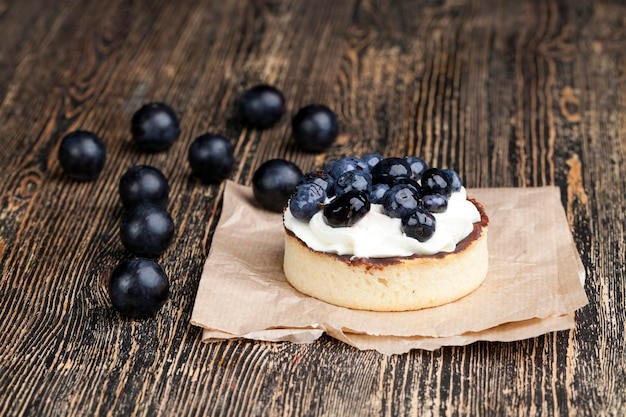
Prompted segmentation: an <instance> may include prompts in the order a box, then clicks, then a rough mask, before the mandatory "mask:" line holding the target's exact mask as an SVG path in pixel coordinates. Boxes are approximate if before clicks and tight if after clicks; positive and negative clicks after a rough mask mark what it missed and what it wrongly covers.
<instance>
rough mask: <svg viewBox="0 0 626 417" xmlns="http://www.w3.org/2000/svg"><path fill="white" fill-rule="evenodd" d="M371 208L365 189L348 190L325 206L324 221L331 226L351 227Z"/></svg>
mask: <svg viewBox="0 0 626 417" xmlns="http://www.w3.org/2000/svg"><path fill="white" fill-rule="evenodd" d="M369 210H370V201H369V199H368V195H367V192H365V191H356V190H353V191H348V192H347V193H345V194H342V195H340V196H338V197H336V198H335V199H334V200H333V201H331V202H330V203H328V204H326V206H324V221H325V222H326V224H328V225H329V226H331V227H350V226H352V225H353V224H355V223H356V222H358V221H359V220H361V219H362V218H363V216H365V215H366V214H367V213H368V212H369Z"/></svg>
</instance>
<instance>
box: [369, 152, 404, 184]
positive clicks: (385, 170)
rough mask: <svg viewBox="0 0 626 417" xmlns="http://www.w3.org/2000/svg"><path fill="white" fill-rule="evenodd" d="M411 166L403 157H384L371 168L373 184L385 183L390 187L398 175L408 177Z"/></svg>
mask: <svg viewBox="0 0 626 417" xmlns="http://www.w3.org/2000/svg"><path fill="white" fill-rule="evenodd" d="M410 175H411V167H410V166H409V163H408V162H407V161H406V160H405V159H404V158H385V159H383V160H382V161H380V162H379V163H378V164H376V165H375V166H374V168H372V181H373V182H374V184H378V183H385V184H387V185H389V186H390V187H391V186H392V185H393V182H394V180H395V179H396V178H398V177H407V178H408V177H410Z"/></svg>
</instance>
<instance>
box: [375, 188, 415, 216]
mask: <svg viewBox="0 0 626 417" xmlns="http://www.w3.org/2000/svg"><path fill="white" fill-rule="evenodd" d="M418 207H419V195H418V193H417V191H416V190H415V189H414V188H413V187H412V186H410V185H406V184H399V185H394V186H393V187H391V188H390V189H389V191H387V192H386V193H385V195H384V197H383V210H384V212H385V214H386V215H387V216H389V217H395V218H402V217H404V216H406V215H408V214H410V213H412V212H413V211H415V210H416V209H417V208H418Z"/></svg>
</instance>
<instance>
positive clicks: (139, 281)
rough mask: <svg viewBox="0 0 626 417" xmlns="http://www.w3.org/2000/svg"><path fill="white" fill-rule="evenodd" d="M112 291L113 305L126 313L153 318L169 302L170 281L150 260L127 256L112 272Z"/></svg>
mask: <svg viewBox="0 0 626 417" xmlns="http://www.w3.org/2000/svg"><path fill="white" fill-rule="evenodd" d="M108 290H109V298H110V299H111V304H113V307H114V308H115V309H116V310H117V311H119V312H120V313H122V314H123V315H125V316H128V317H132V318H141V317H150V316H152V315H154V314H155V313H156V312H157V311H159V309H160V308H161V307H162V306H163V304H165V302H166V301H167V298H168V296H169V281H168V278H167V275H166V274H165V272H164V271H163V269H162V268H161V267H160V266H159V265H158V264H157V263H155V262H153V261H151V260H150V259H143V258H136V259H127V260H125V261H123V262H122V263H120V264H119V265H118V266H117V267H116V268H115V269H114V270H113V272H112V273H111V278H110V279H109V285H108Z"/></svg>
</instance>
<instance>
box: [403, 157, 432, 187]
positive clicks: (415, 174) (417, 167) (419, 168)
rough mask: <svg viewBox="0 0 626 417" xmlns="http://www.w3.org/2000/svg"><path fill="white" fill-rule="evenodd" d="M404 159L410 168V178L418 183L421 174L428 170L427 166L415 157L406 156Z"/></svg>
mask: <svg viewBox="0 0 626 417" xmlns="http://www.w3.org/2000/svg"><path fill="white" fill-rule="evenodd" d="M404 159H406V161H407V162H408V163H409V166H410V167H411V178H413V179H414V180H416V181H419V180H420V179H421V178H422V174H423V173H424V171H426V170H427V169H428V165H427V164H426V162H424V160H423V159H421V158H418V157H417V156H407V157H405V158H404Z"/></svg>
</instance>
